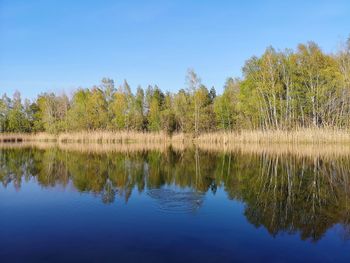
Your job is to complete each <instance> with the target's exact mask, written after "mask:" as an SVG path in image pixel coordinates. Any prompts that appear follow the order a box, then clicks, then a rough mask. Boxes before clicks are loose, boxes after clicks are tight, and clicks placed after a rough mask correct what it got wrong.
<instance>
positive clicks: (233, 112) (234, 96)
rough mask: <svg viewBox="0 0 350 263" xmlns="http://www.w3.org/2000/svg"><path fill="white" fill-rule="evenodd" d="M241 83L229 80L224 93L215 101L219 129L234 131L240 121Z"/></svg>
mask: <svg viewBox="0 0 350 263" xmlns="http://www.w3.org/2000/svg"><path fill="white" fill-rule="evenodd" d="M239 92H240V90H239V81H238V80H233V79H232V78H229V79H227V81H226V84H225V87H224V92H223V94H222V95H221V96H218V97H216V99H215V100H214V112H215V117H216V122H217V124H218V128H219V129H222V130H233V129H234V127H235V125H236V124H237V119H238V108H237V104H238V94H239Z"/></svg>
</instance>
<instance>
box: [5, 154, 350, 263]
mask: <svg viewBox="0 0 350 263" xmlns="http://www.w3.org/2000/svg"><path fill="white" fill-rule="evenodd" d="M349 174H350V157H349V156H347V155H345V156H337V157H329V156H327V157H322V156H306V157H305V156H304V157H303V156H297V155H293V154H282V155H274V154H264V153H254V154H253V153H252V154H248V153H239V152H231V153H220V152H219V153H212V152H207V151H201V150H198V149H188V150H185V151H175V150H172V149H168V150H166V151H138V152H124V153H117V152H109V153H82V152H76V151H64V150H60V149H58V148H52V149H46V150H39V149H34V148H23V149H2V150H0V182H1V185H0V211H1V214H0V226H1V231H0V262H350V241H349V239H350V192H349V190H350V175H349Z"/></svg>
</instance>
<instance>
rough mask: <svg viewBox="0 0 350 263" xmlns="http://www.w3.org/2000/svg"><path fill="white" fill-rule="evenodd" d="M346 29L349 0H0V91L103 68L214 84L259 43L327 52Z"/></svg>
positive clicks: (103, 73)
mask: <svg viewBox="0 0 350 263" xmlns="http://www.w3.org/2000/svg"><path fill="white" fill-rule="evenodd" d="M349 35H350V1H349V0H344V1H336V0H333V1H322V0H319V1H312V0H310V1H297V0H294V1H288V0H286V1H281V0H280V1H262V0H261V1H257V0H256V1H254V0H251V1H249V0H247V1H234V0H231V1H225V0H221V1H220V0H216V1H215V0H211V1H209V0H197V1H196V0H187V1H186V0H173V1H167V0H159V1H157V0H147V1H146V0H143V1H142V0H139V1H137V0H125V1H123V0H119V1H117V0H115V1H108V0H103V1H102V0H101V1H98V0H95V1H90V0H74V1H72V0H57V1H53V0H22V1H19V0H0V94H2V93H7V94H8V95H12V94H13V93H14V92H15V91H16V90H18V91H20V92H21V93H22V96H23V97H26V98H32V99H33V98H35V97H36V96H37V95H38V94H39V93H41V92H48V91H49V92H50V91H53V92H57V93H62V92H66V93H68V94H71V93H72V92H73V90H75V89H77V88H79V87H84V88H85V87H91V86H92V85H95V84H99V83H100V80H101V79H102V78H103V77H109V78H113V79H114V80H115V82H116V84H118V85H119V84H121V83H122V82H123V80H124V79H127V80H128V82H129V84H130V85H131V87H132V89H133V90H136V87H137V85H141V86H143V87H146V86H147V85H149V84H151V85H154V84H157V85H158V86H159V87H160V88H161V89H162V90H166V91H173V92H176V91H177V90H179V89H181V88H184V87H185V85H186V81H185V76H186V72H187V70H188V69H189V68H192V69H194V70H195V71H196V72H197V74H198V75H199V76H200V77H201V79H202V82H203V83H204V84H205V85H207V86H208V87H211V86H215V88H216V89H217V91H218V93H221V92H222V87H223V85H224V82H225V80H226V79H227V78H228V77H240V76H241V69H242V67H243V65H244V63H245V61H246V60H247V59H249V58H250V57H251V56H253V55H261V54H262V53H263V52H264V50H265V49H266V47H268V46H271V45H272V46H273V47H275V48H276V49H284V48H296V46H297V45H298V43H306V42H307V41H315V42H316V43H318V44H319V45H320V47H321V48H322V49H323V50H324V51H325V52H329V53H330V52H336V51H337V49H338V48H339V44H340V43H341V41H345V40H346V39H347V38H348V37H349Z"/></svg>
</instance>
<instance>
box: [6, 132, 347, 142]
mask: <svg viewBox="0 0 350 263" xmlns="http://www.w3.org/2000/svg"><path fill="white" fill-rule="evenodd" d="M17 142H58V143H83V144H86V143H98V144H139V143H141V144H164V143H165V144H172V143H176V144H178V143H180V144H195V145H199V144H201V145H221V146H227V145H233V144H236V143H247V144H249V143H254V144H280V143H282V144H285V143H287V144H338V143H349V145H350V131H348V130H338V129H324V128H323V129H299V130H293V131H283V130H268V131H260V130H243V131H239V132H211V133H202V134H199V135H198V136H194V135H193V134H185V133H176V134H173V135H168V134H166V133H162V132H160V133H155V132H145V133H143V132H127V131H121V132H111V131H92V132H86V131H83V132H72V133H61V134H56V135H55V134H49V133H3V134H0V143H17Z"/></svg>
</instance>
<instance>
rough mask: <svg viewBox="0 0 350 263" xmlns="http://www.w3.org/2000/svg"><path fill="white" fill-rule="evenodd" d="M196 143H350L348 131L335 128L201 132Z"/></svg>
mask: <svg viewBox="0 0 350 263" xmlns="http://www.w3.org/2000/svg"><path fill="white" fill-rule="evenodd" d="M195 143H196V144H202V145H203V144H209V145H212V144H214V145H230V144H235V143H259V144H260V143H265V144H266V143H292V144H295V143H298V144H300V143H306V144H325V143H350V132H349V131H346V130H336V129H299V130H294V131H282V130H270V131H241V132H229V133H225V132H216V133H206V134H201V135H199V136H198V137H197V138H196V139H195Z"/></svg>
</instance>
